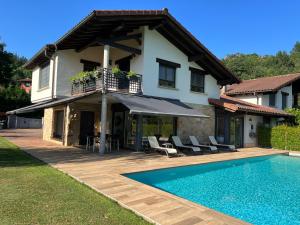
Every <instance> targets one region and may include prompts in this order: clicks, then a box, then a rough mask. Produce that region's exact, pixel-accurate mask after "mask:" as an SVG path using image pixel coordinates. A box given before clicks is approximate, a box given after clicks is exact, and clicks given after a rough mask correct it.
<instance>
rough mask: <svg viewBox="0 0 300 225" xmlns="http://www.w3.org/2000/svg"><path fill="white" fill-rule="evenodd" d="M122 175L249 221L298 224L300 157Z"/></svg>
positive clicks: (281, 157) (299, 211) (219, 163)
mask: <svg viewBox="0 0 300 225" xmlns="http://www.w3.org/2000/svg"><path fill="white" fill-rule="evenodd" d="M124 176H126V177H128V178H131V179H134V180H136V181H139V182H142V183H145V184H148V185H150V186H153V187H156V188H159V189H162V190H164V191H167V192H169V193H172V194H174V195H177V196H180V197H182V198H185V199H188V200H190V201H193V202H195V203H199V204H201V205H204V206H207V207H209V208H211V209H215V210H217V211H220V212H223V213H225V214H227V215H231V216H233V217H236V218H239V219H241V220H244V221H247V222H250V223H253V224H257V225H258V224H272V225H274V224H285V225H292V224H293V225H294V224H300V158H296V157H289V156H285V155H275V156H263V157H255V158H247V159H239V160H231V161H224V162H216V163H209V164H200V165H192V166H184V167H175V168H168V169H160V170H152V171H145V172H138V173H131V174H124Z"/></svg>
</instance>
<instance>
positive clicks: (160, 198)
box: [0, 130, 286, 225]
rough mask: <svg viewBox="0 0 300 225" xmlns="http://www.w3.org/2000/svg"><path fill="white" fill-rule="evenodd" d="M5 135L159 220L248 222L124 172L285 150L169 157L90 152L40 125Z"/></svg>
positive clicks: (29, 151)
mask: <svg viewBox="0 0 300 225" xmlns="http://www.w3.org/2000/svg"><path fill="white" fill-rule="evenodd" d="M0 135H1V136H3V137H6V138H7V139H9V140H10V141H12V142H13V143H15V144H16V145H18V146H19V147H20V148H21V149H23V150H24V151H26V152H28V153H29V154H31V155H33V156H35V157H37V158H39V159H40V160H42V161H45V162H47V163H49V164H50V165H51V166H53V167H54V168H57V169H58V170H60V171H62V172H64V173H67V174H68V175H70V176H71V177H73V178H74V179H76V180H78V181H79V182H82V183H84V184H86V185H88V186H89V187H91V188H93V189H94V190H96V191H97V192H99V193H101V194H103V195H105V196H107V197H108V198H111V199H113V200H115V201H117V202H118V203H119V204H120V205H122V206H123V207H126V208H129V209H130V210H132V211H134V212H135V213H137V214H138V215H141V216H142V217H143V218H145V219H146V220H148V221H150V222H153V223H155V224H176V225H183V224H184V225H188V224H191V225H192V224H210V225H214V224H231V225H235V224H246V223H244V222H242V221H240V220H238V219H235V218H232V217H230V216H227V215H224V214H222V213H219V212H216V211H214V210H211V209H208V208H206V207H204V206H201V205H199V204H195V203H192V202H190V201H187V200H185V199H182V198H179V197H177V196H174V195H172V194H169V193H166V192H164V191H161V190H158V189H155V188H153V187H150V186H147V185H144V184H141V183H138V182H136V181H133V180H131V179H128V178H126V177H124V176H122V175H121V174H123V173H130V172H137V171H143V170H152V169H159V168H167V167H176V166H184V165H191V164H201V163H209V162H216V161H223V160H231V159H239V158H246V157H255V156H263V155H271V154H278V153H285V152H286V151H275V150H269V149H260V148H248V149H240V151H239V152H232V153H219V154H207V155H199V156H187V157H179V158H168V157H166V156H163V155H158V154H148V155H146V154H144V153H134V152H126V151H121V153H119V154H106V155H104V156H100V155H99V154H97V153H87V152H86V151H84V150H81V149H78V148H73V147H63V146H61V145H56V144H55V143H52V142H46V141H43V140H42V139H41V131H40V130H4V131H0Z"/></svg>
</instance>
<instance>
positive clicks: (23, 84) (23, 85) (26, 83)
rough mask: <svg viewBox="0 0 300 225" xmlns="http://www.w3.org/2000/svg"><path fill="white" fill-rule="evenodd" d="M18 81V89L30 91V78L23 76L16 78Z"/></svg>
mask: <svg viewBox="0 0 300 225" xmlns="http://www.w3.org/2000/svg"><path fill="white" fill-rule="evenodd" d="M18 83H19V85H20V89H22V90H24V91H26V93H28V94H29V93H30V91H31V79H30V78H24V79H20V80H18Z"/></svg>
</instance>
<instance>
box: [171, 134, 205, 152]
mask: <svg viewBox="0 0 300 225" xmlns="http://www.w3.org/2000/svg"><path fill="white" fill-rule="evenodd" d="M172 141H173V143H174V145H175V146H176V147H177V148H179V149H185V150H189V151H192V152H193V153H203V151H202V149H201V148H199V147H194V146H189V145H184V144H182V142H181V140H180V138H179V137H178V136H172Z"/></svg>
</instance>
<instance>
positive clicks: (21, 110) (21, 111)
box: [6, 91, 98, 115]
mask: <svg viewBox="0 0 300 225" xmlns="http://www.w3.org/2000/svg"><path fill="white" fill-rule="evenodd" d="M97 92H98V91H91V92H87V93H83V94H80V95H75V96H71V97H66V98H62V99H57V100H48V101H43V102H39V103H36V104H33V105H30V106H26V107H23V108H19V109H15V110H12V111H9V112H6V114H7V115H13V114H24V113H30V112H34V111H37V110H41V109H45V108H50V107H54V106H58V105H62V104H67V103H70V102H74V101H76V100H79V99H82V98H84V97H87V96H90V95H93V94H95V93H97Z"/></svg>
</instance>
